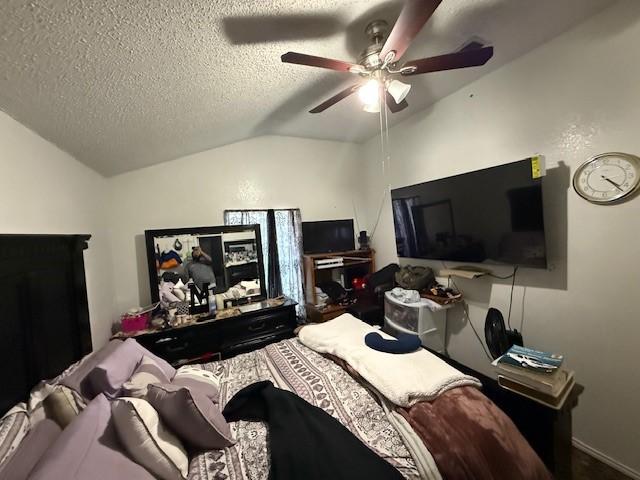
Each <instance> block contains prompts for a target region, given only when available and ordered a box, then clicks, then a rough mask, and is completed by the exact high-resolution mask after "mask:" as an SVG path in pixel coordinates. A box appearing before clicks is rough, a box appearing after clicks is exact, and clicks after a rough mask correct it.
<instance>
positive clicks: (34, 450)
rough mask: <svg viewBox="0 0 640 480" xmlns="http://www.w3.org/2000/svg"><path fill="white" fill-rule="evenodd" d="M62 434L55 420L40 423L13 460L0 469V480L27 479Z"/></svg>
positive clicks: (45, 420)
mask: <svg viewBox="0 0 640 480" xmlns="http://www.w3.org/2000/svg"><path fill="white" fill-rule="evenodd" d="M61 432H62V429H61V428H60V427H59V426H58V424H57V423H56V422H54V421H53V420H49V419H44V420H42V421H41V422H39V423H38V424H37V425H36V426H35V427H33V428H32V429H31V431H30V432H29V433H28V434H27V436H26V437H25V438H24V440H23V441H22V442H21V443H20V446H19V447H18V449H17V450H16V452H15V453H14V455H13V456H12V457H11V459H10V460H9V461H8V462H7V463H6V464H5V465H3V466H2V467H0V480H17V479H21V478H27V477H28V476H29V473H31V470H33V467H35V466H36V463H38V460H40V458H41V457H42V456H43V455H44V453H45V452H46V451H47V449H48V448H49V447H50V446H51V445H52V444H53V443H54V442H55V441H56V439H57V438H58V436H59V435H60V433H61Z"/></svg>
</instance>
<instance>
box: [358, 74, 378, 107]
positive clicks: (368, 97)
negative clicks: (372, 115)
mask: <svg viewBox="0 0 640 480" xmlns="http://www.w3.org/2000/svg"><path fill="white" fill-rule="evenodd" d="M358 96H359V97H360V100H361V101H362V103H364V104H365V105H366V106H369V105H378V104H379V103H380V82H378V80H374V79H370V80H367V81H366V82H365V84H364V85H362V86H361V87H360V88H359V89H358Z"/></svg>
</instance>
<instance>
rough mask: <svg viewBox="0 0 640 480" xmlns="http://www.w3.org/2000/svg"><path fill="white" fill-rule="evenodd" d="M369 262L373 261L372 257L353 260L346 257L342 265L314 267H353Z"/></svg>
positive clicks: (315, 267)
mask: <svg viewBox="0 0 640 480" xmlns="http://www.w3.org/2000/svg"><path fill="white" fill-rule="evenodd" d="M343 258H344V257H343ZM367 263H371V259H370V258H359V259H358V260H351V259H347V258H345V259H344V262H343V263H342V265H330V266H328V267H318V266H314V267H313V268H314V269H315V270H336V269H338V268H349V267H353V266H355V265H365V264H367Z"/></svg>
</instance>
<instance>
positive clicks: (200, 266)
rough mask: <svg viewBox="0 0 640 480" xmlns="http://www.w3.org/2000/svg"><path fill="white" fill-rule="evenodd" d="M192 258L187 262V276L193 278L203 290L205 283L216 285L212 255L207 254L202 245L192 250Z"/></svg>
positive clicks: (210, 285) (211, 286)
mask: <svg viewBox="0 0 640 480" xmlns="http://www.w3.org/2000/svg"><path fill="white" fill-rule="evenodd" d="M191 257H192V260H191V262H189V263H188V264H187V267H186V272H187V276H188V277H189V278H191V279H193V283H195V284H196V286H197V287H198V288H199V289H200V290H201V291H202V287H203V285H204V284H205V283H208V284H209V287H210V288H213V287H215V286H216V276H215V274H214V273H213V267H212V262H211V257H210V256H209V255H207V254H206V253H205V252H204V251H203V250H202V249H201V248H200V247H193V249H192V250H191Z"/></svg>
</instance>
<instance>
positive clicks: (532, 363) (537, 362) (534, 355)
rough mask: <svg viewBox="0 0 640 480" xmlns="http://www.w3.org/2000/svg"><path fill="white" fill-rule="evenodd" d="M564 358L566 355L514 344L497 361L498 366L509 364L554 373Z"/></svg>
mask: <svg viewBox="0 0 640 480" xmlns="http://www.w3.org/2000/svg"><path fill="white" fill-rule="evenodd" d="M563 360H564V357H563V356H562V355H558V354H556V353H548V352H542V351H540V350H533V349H531V348H526V347H521V346H519V345H513V346H512V347H511V348H510V349H509V350H507V352H506V353H505V354H504V355H502V356H501V357H499V358H498V359H497V360H496V362H495V363H496V365H497V366H498V367H502V366H505V367H507V366H509V367H513V368H520V369H522V370H527V371H531V372H537V373H540V374H553V373H555V372H556V371H557V370H558V369H559V368H560V366H561V365H562V361H563Z"/></svg>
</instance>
